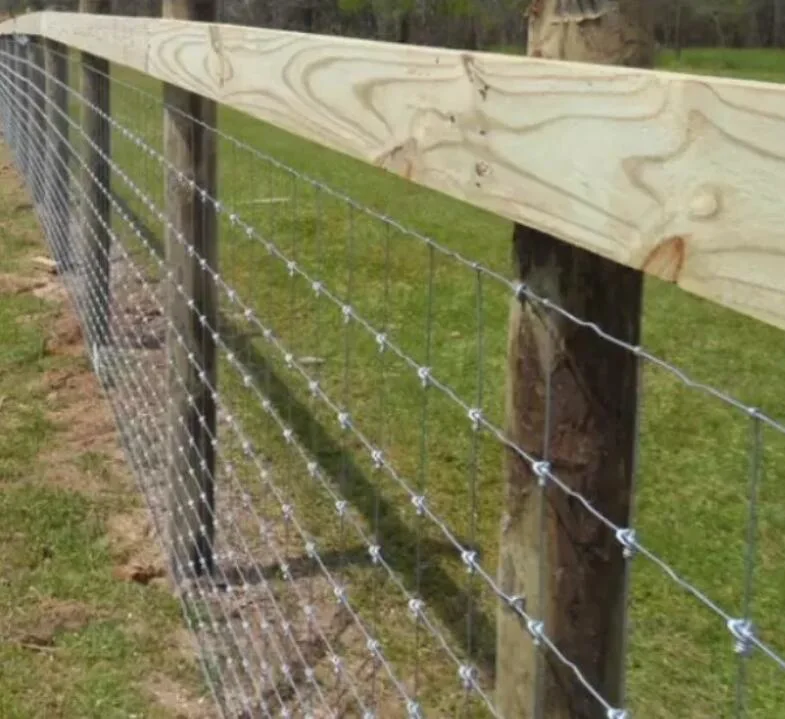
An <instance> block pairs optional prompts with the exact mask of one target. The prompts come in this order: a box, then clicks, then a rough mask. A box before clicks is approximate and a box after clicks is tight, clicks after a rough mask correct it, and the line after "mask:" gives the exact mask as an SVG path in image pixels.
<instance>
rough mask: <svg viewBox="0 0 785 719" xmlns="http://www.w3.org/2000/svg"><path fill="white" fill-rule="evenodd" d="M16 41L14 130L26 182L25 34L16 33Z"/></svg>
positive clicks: (28, 179)
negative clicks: (15, 120) (16, 135)
mask: <svg viewBox="0 0 785 719" xmlns="http://www.w3.org/2000/svg"><path fill="white" fill-rule="evenodd" d="M15 38H16V43H15V45H14V52H15V53H16V75H17V78H16V88H17V103H16V117H17V123H16V130H17V133H18V138H19V139H18V141H17V158H18V162H19V167H20V169H21V170H22V175H23V176H24V178H25V181H26V182H29V181H30V178H29V176H28V167H27V154H28V152H27V150H28V147H29V145H30V127H29V125H30V118H29V116H28V112H29V109H28V103H29V96H30V89H29V88H28V84H27V83H28V72H27V43H28V38H27V36H26V35H16V36H15Z"/></svg>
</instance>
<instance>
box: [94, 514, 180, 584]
mask: <svg viewBox="0 0 785 719" xmlns="http://www.w3.org/2000/svg"><path fill="white" fill-rule="evenodd" d="M107 529H108V536H109V543H110V551H111V552H112V556H113V557H114V559H115V562H116V563H117V564H116V566H115V569H114V572H113V574H114V576H115V578H117V579H120V580H122V581H126V582H137V583H139V584H150V583H155V584H163V583H164V580H165V577H166V567H165V564H164V559H163V556H162V554H161V552H160V550H159V549H158V545H157V543H156V541H155V531H154V528H153V526H152V523H151V522H150V520H149V518H148V515H147V511H146V510H143V509H137V510H135V511H133V512H127V513H125V514H118V515H115V516H114V517H112V518H111V519H110V520H109V523H108V527H107Z"/></svg>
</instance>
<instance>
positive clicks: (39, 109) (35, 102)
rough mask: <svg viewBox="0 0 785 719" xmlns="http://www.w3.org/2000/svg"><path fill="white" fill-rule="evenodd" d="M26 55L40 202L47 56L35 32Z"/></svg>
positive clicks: (32, 148) (32, 161)
mask: <svg viewBox="0 0 785 719" xmlns="http://www.w3.org/2000/svg"><path fill="white" fill-rule="evenodd" d="M30 9H31V10H33V11H36V10H41V9H42V3H41V2H40V1H39V2H31V3H30ZM27 57H28V59H29V61H30V65H29V72H30V93H31V98H30V110H31V112H32V115H33V116H32V122H31V123H30V166H31V173H30V177H31V185H32V192H33V199H34V200H35V202H41V201H42V200H43V197H44V193H43V189H44V178H45V177H46V174H47V173H46V165H47V163H48V161H49V158H48V156H47V154H48V153H47V146H46V140H47V133H46V55H45V54H44V41H43V39H42V38H40V37H37V36H35V35H33V36H31V37H30V43H29V44H28V46H27Z"/></svg>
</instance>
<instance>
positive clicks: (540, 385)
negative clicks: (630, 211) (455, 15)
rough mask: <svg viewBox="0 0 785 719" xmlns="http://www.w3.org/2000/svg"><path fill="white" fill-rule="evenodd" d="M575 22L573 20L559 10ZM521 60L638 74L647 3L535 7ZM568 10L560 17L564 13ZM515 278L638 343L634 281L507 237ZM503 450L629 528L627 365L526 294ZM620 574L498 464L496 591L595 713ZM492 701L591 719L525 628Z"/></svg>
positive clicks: (594, 716)
mask: <svg viewBox="0 0 785 719" xmlns="http://www.w3.org/2000/svg"><path fill="white" fill-rule="evenodd" d="M572 4H573V5H574V6H575V8H576V11H579V10H580V8H579V7H578V6H577V4H575V3H572ZM535 5H536V7H533V8H532V10H531V11H530V16H529V44H528V53H529V54H530V55H533V56H539V57H546V58H554V59H564V60H572V61H585V62H593V63H605V64H624V65H644V66H645V65H650V64H651V63H652V61H653V47H654V42H653V23H652V11H651V5H652V3H651V2H650V1H649V0H622V1H621V2H620V3H619V4H618V6H617V8H614V7H613V6H612V4H610V3H604V2H601V3H600V4H599V7H600V13H599V17H593V18H591V19H585V20H582V21H580V22H578V21H577V20H578V18H575V19H574V20H572V21H568V22H554V21H555V20H556V19H557V18H556V15H557V12H558V7H559V2H558V0H543V1H542V2H539V3H536V4H535ZM567 5H570V3H569V2H568V3H567ZM514 250H515V257H516V261H517V264H518V273H519V278H520V281H521V282H522V283H524V285H525V286H527V287H528V288H530V289H531V291H533V292H534V293H536V294H537V295H539V296H541V297H545V298H547V299H548V300H550V301H551V302H552V303H553V304H554V305H557V306H559V307H562V308H564V309H565V310H568V311H569V312H571V313H572V314H574V315H576V316H578V317H580V318H582V319H585V320H589V321H591V322H595V323H597V324H598V325H599V326H600V327H602V328H603V329H604V330H606V331H607V332H609V333H610V334H612V335H613V336H615V337H617V338H619V339H621V340H624V341H626V342H628V343H630V344H631V345H637V343H638V339H639V332H640V313H641V305H642V300H641V293H642V275H641V273H640V272H638V271H637V270H633V269H629V268H627V267H623V266H621V265H618V264H616V263H615V262H612V261H610V260H606V259H603V258H602V257H600V256H598V255H595V254H593V253H591V252H587V251H585V250H583V249H579V248H577V247H574V246H571V245H568V244H566V243H564V242H561V241H559V240H558V239H556V238H554V237H551V236H549V235H547V234H544V233H542V232H539V231H535V230H533V229H530V228H527V227H523V226H520V225H518V226H516V229H515V233H514ZM508 350H509V370H508V371H509V379H508V394H507V418H508V419H507V422H508V430H509V433H510V437H511V439H512V440H513V441H514V442H515V443H516V444H517V445H518V446H519V447H521V448H522V449H524V450H525V451H526V452H527V453H529V454H530V455H531V456H534V457H536V458H538V459H542V460H543V461H547V462H549V463H550V466H551V467H552V471H553V473H554V474H555V475H557V476H558V477H559V478H560V479H561V480H562V481H564V482H565V483H566V484H567V485H568V486H569V487H571V488H573V489H574V490H576V491H578V492H580V493H581V494H582V495H584V496H585V497H586V498H587V499H588V500H589V501H590V502H591V503H592V504H593V506H594V507H596V509H597V510H598V511H600V512H602V513H603V514H604V515H605V516H606V517H609V518H610V519H611V520H613V521H614V522H615V523H617V525H618V526H621V527H626V526H627V524H628V522H629V520H630V508H631V503H632V480H633V476H634V466H633V465H634V455H635V441H636V438H635V426H636V416H637V396H636V395H637V384H638V362H637V359H636V357H635V356H634V355H633V354H632V353H630V352H627V351H625V350H622V349H619V348H618V347H616V346H615V345H613V344H611V343H609V342H607V341H606V340H603V339H601V338H599V337H598V336H597V335H596V334H595V333H593V332H592V331H590V330H588V329H582V328H580V327H578V326H576V325H575V324H574V323H573V322H571V321H569V320H566V319H564V318H563V317H561V316H559V315H558V314H557V313H556V312H554V311H552V310H546V309H543V308H542V307H541V306H538V305H537V304H536V303H532V302H530V301H528V300H527V299H526V298H525V296H524V297H521V298H520V301H514V302H513V306H512V312H511V317H510V332H509V345H508ZM627 572H628V568H627V562H626V561H625V559H624V557H623V553H622V547H621V545H620V544H619V542H618V541H617V539H616V538H615V536H614V534H613V532H611V531H610V530H608V529H607V528H606V527H605V526H604V525H603V524H601V523H600V522H599V521H597V520H596V519H595V518H594V517H592V516H591V514H590V513H589V512H588V511H587V510H586V509H585V508H584V507H582V506H581V505H579V504H578V503H577V502H575V501H573V500H571V499H570V498H569V497H568V496H567V495H566V494H565V493H564V492H563V491H561V490H560V489H559V488H557V487H556V486H554V483H553V482H552V481H546V483H545V486H544V488H541V487H540V486H539V484H538V476H537V475H536V473H535V472H534V471H533V468H532V467H531V466H530V464H529V463H528V462H526V461H524V460H523V459H521V458H520V457H519V456H517V455H515V454H514V453H512V452H510V453H509V456H508V465H507V486H506V499H505V514H504V517H503V520H502V532H501V548H500V563H499V581H500V585H501V586H502V588H503V589H504V590H505V592H507V593H508V594H510V595H511V596H517V597H522V598H523V601H524V602H525V606H526V610H527V612H528V614H529V615H530V616H532V617H533V618H534V619H536V620H542V621H543V622H544V632H545V634H546V635H547V636H548V637H549V638H550V639H551V640H552V641H553V642H554V643H555V645H556V646H557V647H558V648H559V649H560V651H561V652H563V654H564V655H565V656H566V657H567V658H568V659H569V660H571V661H573V662H574V663H575V664H576V665H577V666H578V668H579V669H580V670H581V672H582V673H583V674H584V676H585V678H586V679H587V680H588V681H589V682H590V683H591V684H592V686H594V687H595V688H596V689H597V690H598V691H599V692H600V693H601V694H602V696H603V697H605V699H606V700H607V701H609V702H610V703H611V704H613V705H616V706H618V705H619V704H621V703H622V702H623V701H624V696H623V693H624V663H625V637H626V604H627ZM496 699H497V704H498V709H499V711H500V713H501V714H502V716H505V717H510V718H512V717H515V718H516V719H517V718H521V719H524V718H525V719H533V718H534V717H537V718H538V719H599V717H603V718H604V717H605V716H606V714H605V712H604V711H603V709H602V707H601V706H600V704H599V703H598V702H597V701H596V700H595V699H594V698H592V697H591V696H590V694H589V693H588V692H587V691H586V689H585V688H584V687H583V686H581V684H580V683H579V682H578V681H577V680H576V678H575V677H574V675H573V674H572V673H571V672H570V671H569V670H568V668H566V667H565V666H564V665H563V664H562V663H560V662H559V661H558V659H557V658H556V657H554V656H553V654H552V653H550V652H549V651H548V650H547V649H538V648H537V647H536V646H535V643H534V642H533V640H532V636H531V634H530V633H529V631H528V630H527V627H526V625H525V622H522V621H520V620H519V618H518V617H517V616H516V615H515V614H514V613H513V612H512V611H510V610H509V609H507V608H501V609H500V610H499V614H498V639H497V677H496Z"/></svg>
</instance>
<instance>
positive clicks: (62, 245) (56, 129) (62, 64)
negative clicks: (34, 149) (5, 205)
mask: <svg viewBox="0 0 785 719" xmlns="http://www.w3.org/2000/svg"><path fill="white" fill-rule="evenodd" d="M46 69H47V75H48V86H47V96H48V97H49V98H50V102H51V106H50V113H49V133H50V146H51V152H52V158H51V162H50V163H49V168H48V174H47V178H46V181H45V182H46V186H45V197H46V200H45V202H46V204H47V206H48V207H49V208H50V210H51V211H52V213H53V218H52V231H53V236H52V244H53V245H54V247H55V257H56V259H57V260H58V261H59V262H61V263H62V266H63V269H65V270H69V269H71V268H72V265H73V261H74V257H73V248H72V247H71V231H70V228H71V193H70V185H71V182H70V175H69V172H68V166H69V162H70V151H69V147H68V131H69V123H68V113H69V107H68V106H69V103H68V100H69V98H68V87H69V82H70V77H69V62H68V48H67V47H66V46H65V45H63V44H62V43H59V42H56V41H54V40H47V41H46Z"/></svg>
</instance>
